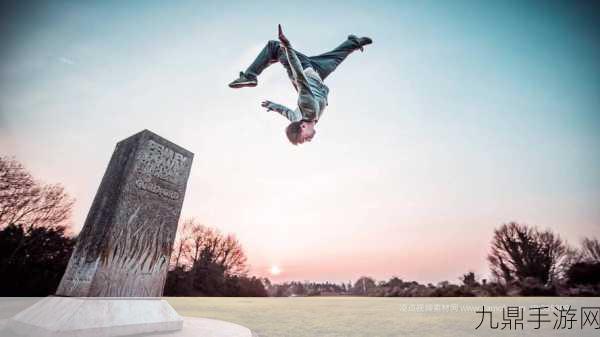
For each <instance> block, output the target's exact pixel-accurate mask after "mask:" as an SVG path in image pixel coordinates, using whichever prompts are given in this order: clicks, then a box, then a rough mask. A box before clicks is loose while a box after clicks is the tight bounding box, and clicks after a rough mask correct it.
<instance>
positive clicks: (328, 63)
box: [309, 35, 371, 80]
mask: <svg viewBox="0 0 600 337" xmlns="http://www.w3.org/2000/svg"><path fill="white" fill-rule="evenodd" d="M362 39H365V38H361V39H357V38H356V37H355V36H353V35H351V36H349V37H348V39H346V41H344V42H342V44H340V45H339V46H338V47H337V48H335V49H334V50H332V51H330V52H327V53H323V54H321V55H317V56H311V57H309V59H310V61H311V63H312V64H313V68H314V69H315V70H316V71H317V72H318V73H319V75H320V76H321V78H322V79H323V80H324V79H325V78H326V77H327V76H329V74H331V73H332V72H333V71H334V70H335V68H337V66H339V65H340V63H342V61H344V60H345V59H346V57H348V55H350V54H351V53H352V52H353V51H355V50H357V49H361V48H362V46H363V45H364V44H368V43H371V42H368V43H365V42H366V40H362ZM369 41H370V39H369Z"/></svg>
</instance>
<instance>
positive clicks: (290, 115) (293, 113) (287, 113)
mask: <svg viewBox="0 0 600 337" xmlns="http://www.w3.org/2000/svg"><path fill="white" fill-rule="evenodd" d="M260 105H261V106H262V107H263V108H267V111H277V112H278V113H279V114H280V115H282V116H283V117H285V118H287V119H289V121H290V122H297V121H299V120H301V119H302V115H301V114H300V112H299V111H297V110H292V109H290V108H288V107H286V106H283V105H281V104H277V103H273V102H271V101H263V102H262V103H261V104H260Z"/></svg>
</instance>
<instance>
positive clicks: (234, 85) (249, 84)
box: [229, 82, 258, 89]
mask: <svg viewBox="0 0 600 337" xmlns="http://www.w3.org/2000/svg"><path fill="white" fill-rule="evenodd" d="M257 84H258V83H256V82H241V83H230V84H229V87H230V88H234V89H237V88H243V87H255V86H256V85H257Z"/></svg>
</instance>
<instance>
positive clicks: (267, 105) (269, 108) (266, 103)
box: [260, 101, 273, 111]
mask: <svg viewBox="0 0 600 337" xmlns="http://www.w3.org/2000/svg"><path fill="white" fill-rule="evenodd" d="M272 104H273V102H271V101H262V103H260V106H262V107H263V108H267V111H273V108H272Z"/></svg>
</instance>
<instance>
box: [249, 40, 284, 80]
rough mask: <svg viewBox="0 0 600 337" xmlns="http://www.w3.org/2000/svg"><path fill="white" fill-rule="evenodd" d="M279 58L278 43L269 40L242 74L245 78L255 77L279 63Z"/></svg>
mask: <svg viewBox="0 0 600 337" xmlns="http://www.w3.org/2000/svg"><path fill="white" fill-rule="evenodd" d="M280 56H281V47H280V46H279V41H274V40H271V41H269V42H267V45H266V46H265V47H264V48H263V50H262V51H261V52H260V53H259V54H258V56H256V59H254V62H252V64H251V65H250V66H249V67H248V69H246V71H245V72H244V73H245V74H246V75H247V76H250V77H257V76H258V75H260V74H261V73H262V72H263V70H265V69H266V68H267V67H268V66H270V65H271V64H273V63H275V62H277V61H279V58H280Z"/></svg>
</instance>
